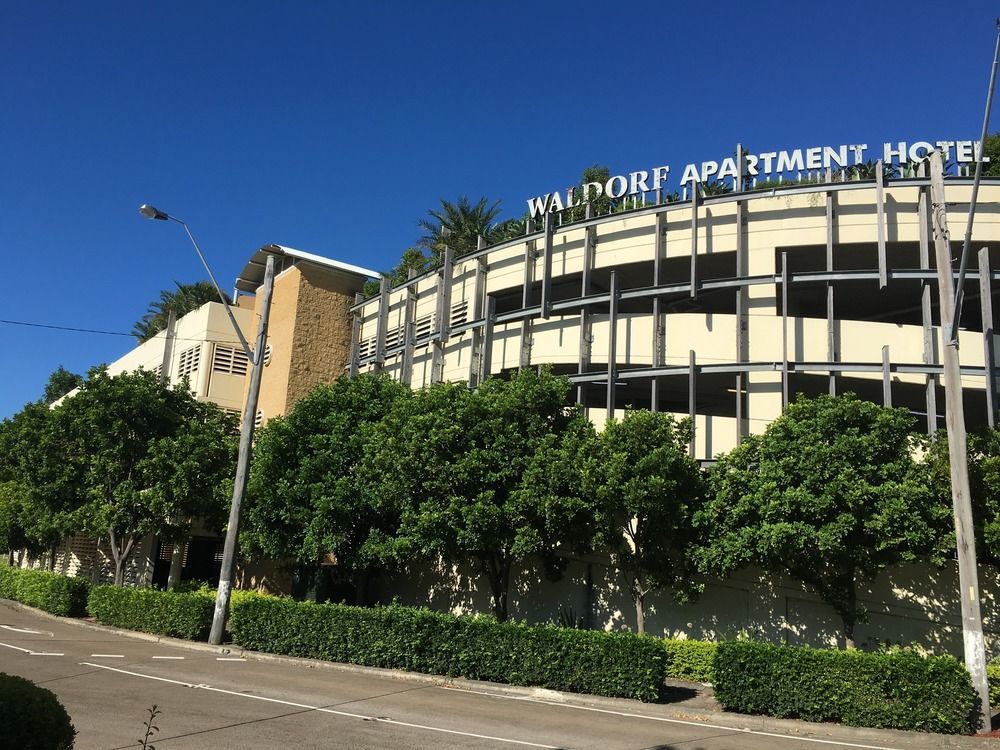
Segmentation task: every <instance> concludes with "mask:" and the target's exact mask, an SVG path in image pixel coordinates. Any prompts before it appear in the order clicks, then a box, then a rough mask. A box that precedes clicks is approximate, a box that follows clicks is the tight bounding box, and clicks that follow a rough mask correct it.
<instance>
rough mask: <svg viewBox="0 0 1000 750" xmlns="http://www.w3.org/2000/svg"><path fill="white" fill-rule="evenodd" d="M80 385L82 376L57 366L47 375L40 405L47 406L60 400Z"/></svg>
mask: <svg viewBox="0 0 1000 750" xmlns="http://www.w3.org/2000/svg"><path fill="white" fill-rule="evenodd" d="M82 384H83V375H78V374H77V373H75V372H70V371H69V370H67V369H66V368H65V367H63V366H62V365H59V367H57V368H56V369H55V370H53V372H52V374H51V375H49V379H48V381H47V382H46V383H45V390H44V391H43V392H42V403H43V404H45V405H46V406H48V405H50V404H52V403H54V402H56V401H58V400H59V399H61V398H62V397H63V396H65V395H66V394H67V393H69V392H70V391H71V390H73V389H74V388H79V387H80V386H81V385H82Z"/></svg>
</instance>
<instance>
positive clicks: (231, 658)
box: [215, 656, 246, 661]
mask: <svg viewBox="0 0 1000 750" xmlns="http://www.w3.org/2000/svg"><path fill="white" fill-rule="evenodd" d="M215 660H216V661H246V659H244V658H243V657H241V656H216V657H215Z"/></svg>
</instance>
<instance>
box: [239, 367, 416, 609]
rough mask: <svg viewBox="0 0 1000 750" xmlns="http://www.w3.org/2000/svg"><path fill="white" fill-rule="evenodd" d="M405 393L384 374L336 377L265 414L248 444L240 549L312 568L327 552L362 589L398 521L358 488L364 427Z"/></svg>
mask: <svg viewBox="0 0 1000 750" xmlns="http://www.w3.org/2000/svg"><path fill="white" fill-rule="evenodd" d="M410 393H411V392H410V389H409V388H407V387H406V386H404V385H401V384H400V383H398V382H396V381H394V380H392V379H391V378H389V377H387V376H384V375H359V376H358V377H355V378H339V379H338V380H336V381H335V382H334V383H333V384H332V385H321V386H318V387H317V388H315V389H313V391H311V392H310V393H309V395H307V396H306V397H305V398H304V399H302V400H301V401H299V402H298V403H296V404H295V406H294V408H293V409H292V411H291V412H290V413H289V414H288V415H287V416H285V417H279V418H276V419H272V420H270V421H269V422H268V423H267V426H266V427H265V428H264V429H263V430H262V431H261V432H260V434H259V435H258V437H257V440H256V444H255V447H254V460H253V464H252V467H251V471H250V484H249V489H248V492H247V506H246V511H245V514H244V523H243V529H242V533H241V537H240V538H241V547H242V549H243V550H244V552H245V553H246V554H248V555H258V556H266V557H271V558H275V559H287V558H292V559H293V560H295V561H296V562H298V563H299V564H300V565H302V566H304V567H306V568H308V569H311V570H313V571H315V570H316V569H317V568H318V567H319V564H320V560H321V558H322V557H323V556H324V555H326V554H328V553H332V554H333V556H334V557H335V558H336V561H337V565H338V566H339V567H340V568H341V569H342V570H343V571H345V572H346V573H347V574H348V575H349V576H350V577H351V578H352V579H353V581H354V583H355V586H356V587H357V588H358V589H359V593H363V589H364V586H365V583H366V581H367V579H368V578H369V577H370V576H371V575H372V574H373V573H374V572H376V571H377V570H378V569H379V568H380V566H381V565H382V564H383V563H384V562H385V560H386V559H387V557H388V555H387V554H386V553H385V551H384V549H383V547H384V545H385V544H386V540H387V539H391V538H392V537H393V536H394V534H395V532H396V525H397V523H398V514H397V513H396V510H395V504H393V503H390V504H388V505H379V504H378V503H376V502H372V498H371V497H370V496H369V495H366V494H363V493H362V491H361V489H360V488H359V476H358V466H359V464H360V461H361V458H362V454H363V450H364V441H365V435H366V428H367V427H368V426H369V425H371V424H374V423H377V422H378V421H379V420H381V419H382V418H383V416H384V415H385V414H386V413H388V412H389V411H390V410H391V409H392V408H393V406H394V405H395V404H397V402H400V401H405V400H407V399H408V398H409V396H410Z"/></svg>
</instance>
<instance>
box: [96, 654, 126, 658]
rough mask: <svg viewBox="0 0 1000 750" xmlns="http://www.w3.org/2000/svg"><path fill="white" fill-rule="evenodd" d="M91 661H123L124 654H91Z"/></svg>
mask: <svg viewBox="0 0 1000 750" xmlns="http://www.w3.org/2000/svg"><path fill="white" fill-rule="evenodd" d="M90 656H91V658H92V659H124V658H125V654H91V655H90Z"/></svg>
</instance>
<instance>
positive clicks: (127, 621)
mask: <svg viewBox="0 0 1000 750" xmlns="http://www.w3.org/2000/svg"><path fill="white" fill-rule="evenodd" d="M214 609H215V606H214V604H213V602H212V599H211V598H209V597H208V596H205V595H204V594H200V593H197V592H193V593H176V592H173V591H159V590H157V589H131V588H123V587H121V586H95V587H94V588H92V589H91V590H90V597H89V599H88V600H87V610H88V611H89V612H90V614H91V615H92V616H93V617H94V618H96V619H97V621H98V622H102V623H104V624H105V625H113V626H115V627H118V628H127V629H129V630H143V631H145V632H147V633H158V634H159V635H170V636H175V637H177V638H188V639H191V640H196V639H200V638H204V637H205V636H207V635H208V631H209V629H210V628H211V626H212V613H213V611H214Z"/></svg>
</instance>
